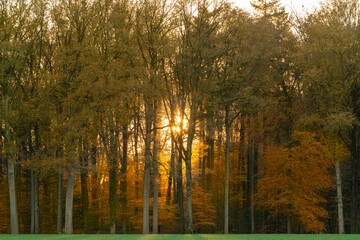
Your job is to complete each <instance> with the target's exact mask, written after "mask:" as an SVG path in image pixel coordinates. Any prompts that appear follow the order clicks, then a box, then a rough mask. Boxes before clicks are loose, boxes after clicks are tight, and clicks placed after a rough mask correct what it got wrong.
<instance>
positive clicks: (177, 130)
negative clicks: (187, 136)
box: [172, 126, 180, 132]
mask: <svg viewBox="0 0 360 240" xmlns="http://www.w3.org/2000/svg"><path fill="white" fill-rule="evenodd" d="M172 130H173V132H180V127H179V126H174V127H172Z"/></svg>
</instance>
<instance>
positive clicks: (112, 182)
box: [109, 130, 118, 234]
mask: <svg viewBox="0 0 360 240" xmlns="http://www.w3.org/2000/svg"><path fill="white" fill-rule="evenodd" d="M117 141H118V133H117V131H115V130H111V131H110V159H109V162H110V166H109V205H110V234H115V233H116V208H117V197H116V192H117V179H116V178H117V176H116V175H117V174H116V172H117V161H116V158H117Z"/></svg>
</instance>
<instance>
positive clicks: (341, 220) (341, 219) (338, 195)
mask: <svg viewBox="0 0 360 240" xmlns="http://www.w3.org/2000/svg"><path fill="white" fill-rule="evenodd" d="M335 172H336V201H337V207H338V223H339V234H344V233H345V229H344V205H343V199H342V189H341V169H340V163H339V161H336V162H335Z"/></svg>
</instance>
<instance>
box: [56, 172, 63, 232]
mask: <svg viewBox="0 0 360 240" xmlns="http://www.w3.org/2000/svg"><path fill="white" fill-rule="evenodd" d="M57 194H58V195H57V199H58V202H57V204H58V205H57V233H62V170H61V169H60V168H59V173H58V192H57Z"/></svg>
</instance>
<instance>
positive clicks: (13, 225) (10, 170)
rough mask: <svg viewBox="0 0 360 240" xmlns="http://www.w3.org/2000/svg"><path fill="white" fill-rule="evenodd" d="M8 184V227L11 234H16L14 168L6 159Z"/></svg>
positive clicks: (11, 162)
mask: <svg viewBox="0 0 360 240" xmlns="http://www.w3.org/2000/svg"><path fill="white" fill-rule="evenodd" d="M8 183H9V197H10V225H11V234H18V233H19V227H18V217H17V208H16V195H15V167H14V161H13V160H12V159H11V158H8Z"/></svg>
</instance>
